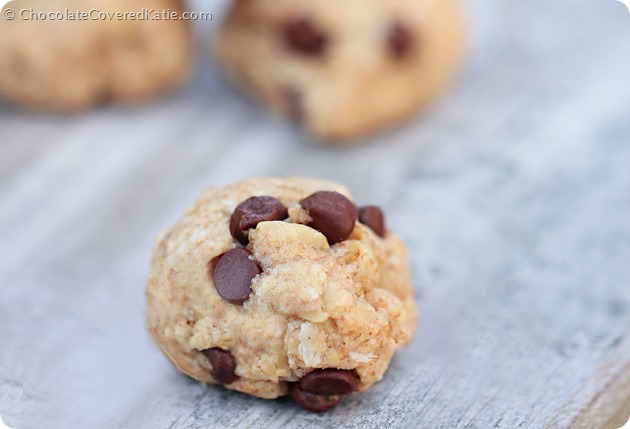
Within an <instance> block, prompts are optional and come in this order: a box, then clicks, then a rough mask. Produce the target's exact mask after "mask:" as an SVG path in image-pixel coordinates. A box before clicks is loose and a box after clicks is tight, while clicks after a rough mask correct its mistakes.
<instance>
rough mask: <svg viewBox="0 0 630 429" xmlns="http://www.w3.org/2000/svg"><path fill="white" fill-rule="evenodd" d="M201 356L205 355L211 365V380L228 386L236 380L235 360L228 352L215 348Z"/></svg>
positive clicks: (205, 351)
mask: <svg viewBox="0 0 630 429" xmlns="http://www.w3.org/2000/svg"><path fill="white" fill-rule="evenodd" d="M203 354H204V355H206V357H207V358H208V360H209V361H210V363H211V364H212V371H211V372H210V375H211V376H212V378H214V379H215V380H216V381H218V382H219V383H222V384H230V383H232V382H233V381H234V380H236V374H235V373H234V371H235V370H236V360H235V359H234V356H232V354H231V353H230V352H228V351H225V350H223V349H220V348H218V347H215V348H212V349H208V350H204V351H203Z"/></svg>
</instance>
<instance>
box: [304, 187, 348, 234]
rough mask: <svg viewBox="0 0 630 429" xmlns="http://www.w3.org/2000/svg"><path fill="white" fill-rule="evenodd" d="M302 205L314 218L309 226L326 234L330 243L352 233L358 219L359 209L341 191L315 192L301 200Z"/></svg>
mask: <svg viewBox="0 0 630 429" xmlns="http://www.w3.org/2000/svg"><path fill="white" fill-rule="evenodd" d="M300 205H301V206H302V208H303V209H304V210H305V211H306V213H308V215H309V216H310V217H311V219H312V221H311V223H309V226H310V227H311V228H314V229H316V230H318V231H319V232H321V233H322V234H324V235H325V236H326V238H327V239H328V243H330V244H335V243H339V242H340V241H343V240H345V239H346V238H348V237H349V236H350V234H352V230H353V229H354V224H355V222H356V221H357V209H356V207H355V206H354V204H352V202H351V201H350V200H349V199H347V198H346V197H344V196H343V195H341V194H340V193H338V192H331V191H320V192H315V193H314V194H313V195H311V196H309V197H306V198H304V199H303V200H302V201H300Z"/></svg>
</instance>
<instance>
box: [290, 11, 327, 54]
mask: <svg viewBox="0 0 630 429" xmlns="http://www.w3.org/2000/svg"><path fill="white" fill-rule="evenodd" d="M284 37H285V38H286V40H287V42H288V44H289V46H290V47H291V48H292V49H293V50H295V51H297V52H300V53H302V54H305V55H314V56H315V55H322V54H323V53H324V50H325V49H326V45H327V43H328V38H327V37H326V35H325V34H324V33H323V32H322V31H321V30H319V29H318V28H317V27H316V26H315V24H313V23H312V22H311V21H310V20H308V19H306V18H299V19H295V20H292V21H289V22H287V24H286V25H285V27H284Z"/></svg>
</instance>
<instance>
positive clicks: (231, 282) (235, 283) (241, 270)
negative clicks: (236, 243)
mask: <svg viewBox="0 0 630 429" xmlns="http://www.w3.org/2000/svg"><path fill="white" fill-rule="evenodd" d="M251 257H252V253H251V252H250V251H249V250H247V249H243V248H237V249H232V250H229V251H227V252H225V253H224V254H223V255H221V257H220V258H219V260H218V261H217V263H216V265H215V267H214V287H215V288H217V292H218V293H219V295H221V298H223V299H225V300H226V301H229V302H231V303H232V304H242V303H244V302H245V301H247V298H249V294H250V292H251V291H252V280H253V279H254V277H256V276H257V275H258V274H260V273H261V272H262V271H261V269H260V266H259V265H258V263H257V262H256V261H254V260H253V259H251Z"/></svg>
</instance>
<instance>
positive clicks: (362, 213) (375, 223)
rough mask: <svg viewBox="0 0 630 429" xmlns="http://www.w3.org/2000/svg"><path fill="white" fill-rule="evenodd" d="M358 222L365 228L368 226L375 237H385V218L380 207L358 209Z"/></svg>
mask: <svg viewBox="0 0 630 429" xmlns="http://www.w3.org/2000/svg"><path fill="white" fill-rule="evenodd" d="M359 222H361V223H362V224H363V225H365V226H369V227H370V228H371V229H372V231H374V232H375V233H376V234H377V235H379V236H381V237H385V217H384V216H383V211H382V210H381V209H380V207H377V206H365V207H360V208H359Z"/></svg>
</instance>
